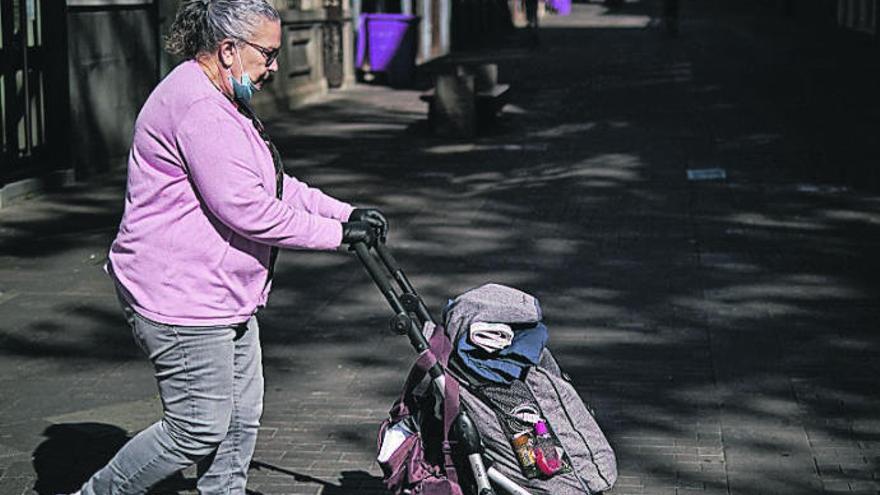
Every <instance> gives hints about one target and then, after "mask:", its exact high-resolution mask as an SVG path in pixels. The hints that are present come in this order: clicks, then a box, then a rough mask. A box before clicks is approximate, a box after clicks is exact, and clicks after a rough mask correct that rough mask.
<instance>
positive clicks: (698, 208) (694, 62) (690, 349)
mask: <svg viewBox="0 0 880 495" xmlns="http://www.w3.org/2000/svg"><path fill="white" fill-rule="evenodd" d="M716 3H718V2H708V1H704V2H684V3H683V18H682V22H681V34H680V36H679V37H678V38H675V39H670V38H667V37H665V36H664V34H663V31H662V29H660V28H659V27H658V26H656V22H652V19H651V18H652V14H654V13H655V12H656V11H657V10H656V6H654V5H653V4H648V3H646V2H638V1H636V2H629V3H626V4H625V5H624V7H623V8H621V9H617V10H607V9H605V8H604V7H601V6H600V5H598V4H590V5H585V4H577V5H575V8H574V13H573V15H571V16H569V17H566V18H548V19H545V21H544V23H543V25H542V30H541V34H540V45H539V46H538V47H537V48H536V49H534V50H531V51H529V52H528V55H527V57H526V58H524V59H519V60H508V61H505V62H503V63H502V64H501V68H500V79H501V81H502V82H507V83H510V84H511V85H512V87H513V95H512V101H511V104H510V105H508V106H507V108H506V110H505V113H504V114H503V115H502V117H501V120H500V122H499V123H498V126H497V127H495V128H494V129H493V130H491V131H490V132H488V133H487V134H485V135H483V136H481V137H479V138H478V139H475V140H473V141H449V140H443V139H439V138H432V137H429V136H427V135H426V133H425V124H424V118H425V115H426V109H425V107H424V104H423V103H421V102H420V101H419V100H418V95H419V92H418V91H415V90H390V89H387V88H383V87H378V86H358V87H356V88H354V89H352V90H349V91H344V92H340V93H335V94H333V95H331V96H330V97H328V98H327V99H326V100H325V101H323V102H321V103H319V104H317V105H313V106H310V107H306V108H303V109H300V110H297V111H295V112H292V113H290V114H287V115H282V116H279V117H278V118H276V119H274V120H273V121H272V122H271V123H270V124H271V125H270V127H271V131H272V134H273V135H274V136H276V138H277V140H278V144H279V147H280V148H281V149H282V151H283V153H284V154H285V156H286V157H287V160H286V164H287V168H288V171H289V172H290V173H292V174H294V175H296V176H297V177H299V178H300V179H302V180H306V181H307V182H309V183H311V184H313V185H316V186H319V187H321V188H323V189H324V190H325V191H327V192H330V193H331V194H334V195H337V196H339V197H341V198H346V199H349V200H351V201H352V202H354V203H356V204H362V205H373V206H378V207H381V208H382V209H383V210H384V211H385V212H386V213H387V214H388V216H389V217H390V219H391V222H392V234H391V237H390V240H389V244H390V246H391V247H392V249H393V250H394V252H395V253H396V254H397V256H398V258H399V261H400V262H401V263H402V264H403V265H404V267H405V269H406V270H407V271H408V273H409V275H410V277H411V279H412V281H413V282H414V284H415V285H416V287H417V288H418V289H419V290H420V292H421V293H422V294H423V295H424V297H425V299H426V300H427V302H428V304H429V306H430V307H431V308H433V309H435V313H439V311H438V310H439V308H440V307H441V306H442V304H443V303H444V302H445V300H446V298H448V297H450V296H453V295H455V294H457V293H460V292H462V291H463V290H465V289H467V288H470V287H473V286H475V285H478V284H481V283H484V282H489V281H492V282H499V283H505V284H509V285H514V286H516V287H519V288H522V289H523V290H526V291H528V292H531V293H534V294H535V295H537V296H538V297H539V298H540V299H541V301H542V303H543V306H544V312H545V315H546V320H547V324H548V326H549V328H550V331H551V341H550V345H551V347H552V348H553V349H554V350H555V352H556V353H557V355H558V357H559V359H560V361H561V363H562V365H563V366H564V367H565V368H566V370H567V371H568V372H569V373H570V374H571V375H572V376H573V378H574V381H575V383H576V385H577V386H578V388H579V390H580V391H581V393H582V395H583V396H584V398H585V399H587V400H588V401H589V402H590V403H591V405H592V406H593V407H594V408H595V409H596V410H597V412H598V418H599V421H600V423H601V424H602V425H603V427H604V428H605V431H606V433H607V435H608V436H609V438H610V440H611V442H612V444H613V445H614V447H615V448H616V450H617V453H618V459H619V464H620V475H621V476H620V479H619V481H618V484H617V486H616V487H615V489H614V490H613V492H612V493H613V494H615V495H623V494H691V493H693V494H728V493H730V494H813V493H844V492H845V493H864V494H868V493H870V494H876V493H877V492H878V491H880V479H878V476H880V475H878V464H880V420H878V419H877V418H880V396H878V388H877V377H878V376H880V373H878V367H880V364H878V363H880V360H878V359H877V355H878V350H880V336H878V335H877V331H876V329H877V323H876V322H877V321H878V316H880V309H878V305H877V300H878V277H877V274H878V265H880V262H878V259H877V256H876V253H877V252H878V251H877V248H878V247H880V235H878V222H880V195H877V194H875V193H871V192H869V191H871V190H876V186H877V172H875V171H873V170H872V169H871V166H870V165H871V164H876V163H878V145H877V144H876V143H875V142H873V141H871V140H869V139H868V136H876V135H877V134H878V132H877V131H878V129H877V127H878V122H880V119H878V107H877V92H876V90H875V89H870V88H876V87H877V84H876V83H877V70H876V65H869V64H862V63H861V62H860V61H859V60H858V58H857V57H856V55H854V52H847V53H846V54H845V55H842V54H841V52H839V51H836V50H837V49H839V48H840V47H838V46H837V45H834V44H829V43H827V42H825V41H823V40H822V39H821V38H818V39H817V38H816V36H810V35H809V34H808V33H805V32H804V31H801V28H799V27H798V26H797V25H796V24H794V23H793V22H791V21H790V20H787V19H785V18H782V17H774V16H769V17H767V16H765V17H764V18H762V19H760V20H755V19H750V18H748V17H746V16H744V15H743V10H739V11H737V10H736V9H733V8H729V9H721V8H719V7H718V6H717V5H715V4H716ZM841 43H844V42H841ZM841 46H842V47H848V46H850V45H846V44H842V45H841ZM875 54H876V52H875ZM855 74H858V75H859V77H858V79H856V78H855V77H853V76H854V75H855ZM872 93H873V94H872ZM702 169H722V170H723V171H724V176H725V177H724V178H723V179H716V180H707V181H689V180H688V178H687V171H688V170H702ZM121 204H122V180H121V179H118V180H110V181H107V182H106V183H104V184H101V185H99V186H91V187H79V188H73V189H71V190H69V191H67V192H65V193H64V194H59V195H52V196H47V197H43V198H38V199H34V200H31V201H28V202H26V203H23V204H20V205H17V206H13V207H11V208H9V209H4V210H2V211H0V352H2V356H3V357H2V360H0V397H2V400H0V493H2V494H19V493H31V492H32V491H33V490H34V489H36V490H37V491H39V492H40V493H56V492H61V491H65V490H69V489H71V488H72V487H74V486H75V485H76V484H77V483H78V482H80V481H82V478H83V477H84V476H86V475H87V474H88V473H89V472H91V471H92V470H94V469H96V468H97V467H99V466H100V465H101V464H102V463H103V462H104V461H105V460H106V459H107V457H108V456H110V455H112V453H113V452H114V451H115V449H117V448H118V446H119V445H121V443H122V442H124V441H125V439H126V438H127V436H128V435H130V434H131V433H133V432H136V431H138V430H139V429H141V428H143V427H145V426H146V425H148V424H149V423H150V422H152V421H153V420H155V419H156V418H157V417H158V416H157V415H158V402H157V397H156V392H155V386H154V384H153V380H152V377H151V371H150V368H149V365H148V363H147V362H146V360H145V359H144V358H142V357H141V356H140V354H139V351H138V350H137V348H136V347H135V346H134V345H133V343H132V342H131V339H130V336H129V334H128V332H127V329H126V328H125V325H124V323H123V321H122V318H121V316H120V315H119V312H118V310H117V308H116V303H115V299H114V296H113V293H112V288H111V285H110V282H109V281H108V280H107V278H106V276H105V275H104V274H103V272H102V271H101V264H102V260H103V257H104V253H105V251H106V248H107V246H108V244H109V242H110V240H111V239H112V237H113V234H114V230H115V227H116V224H117V222H118V218H119V215H120V207H121ZM193 242H198V240H197V239H194V240H193ZM275 285H276V289H275V291H274V293H273V296H272V299H271V301H270V306H269V307H268V308H267V309H266V310H265V311H264V312H263V313H262V314H261V316H262V319H261V323H262V335H263V341H264V353H265V368H266V369H265V374H266V387H267V390H266V392H267V397H266V408H265V416H264V427H263V431H262V433H261V438H260V441H259V444H258V448H257V453H256V456H255V463H254V464H253V466H252V476H251V482H250V485H249V488H250V490H252V491H253V492H254V493H263V494H267V495H268V494H314V493H323V494H325V495H341V494H370V493H376V494H378V493H383V492H382V489H381V483H380V480H379V478H378V475H379V470H378V468H377V466H376V465H375V463H374V462H373V455H374V448H375V433H376V428H377V426H378V423H379V422H380V421H381V420H382V418H383V417H384V415H385V413H386V411H387V409H388V407H389V406H390V404H391V402H392V401H393V400H394V398H395V396H396V394H397V393H398V391H399V388H400V386H401V384H402V382H403V379H404V374H405V371H406V369H407V367H408V365H409V362H410V361H411V359H412V355H411V351H410V349H409V348H408V346H407V343H406V341H405V340H406V339H404V338H401V337H398V336H396V335H393V334H390V333H389V332H387V331H386V330H385V328H386V326H387V318H388V316H390V312H389V310H388V309H387V308H386V305H385V302H384V300H383V299H382V298H381V296H380V295H379V293H378V291H377V290H376V289H375V288H374V287H373V286H372V283H371V282H370V280H369V279H368V277H367V276H366V274H365V273H364V272H363V270H362V269H361V268H360V266H359V265H358V263H357V261H356V260H355V259H354V257H353V256H351V255H350V254H349V253H345V252H339V253H306V252H288V253H284V254H283V255H282V257H281V260H280V265H279V268H278V270H277V277H276V283H275ZM192 477H193V475H192V473H189V472H187V473H184V475H183V476H181V477H179V478H177V479H174V480H170V482H169V483H168V484H167V485H166V486H165V487H164V488H163V489H162V490H160V492H162V493H176V492H182V493H191V492H193V481H192Z"/></svg>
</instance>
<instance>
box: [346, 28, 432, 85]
mask: <svg viewBox="0 0 880 495" xmlns="http://www.w3.org/2000/svg"><path fill="white" fill-rule="evenodd" d="M418 24H419V17H418V16H413V15H407V14H361V16H360V19H359V20H358V38H357V57H356V64H357V67H358V68H362V69H363V68H365V64H368V65H369V70H370V72H384V73H385V74H386V75H387V77H388V82H389V83H390V84H391V85H392V86H397V85H406V84H409V83H410V82H411V81H412V77H413V72H414V71H415V65H416V45H417V37H416V32H417V28H418Z"/></svg>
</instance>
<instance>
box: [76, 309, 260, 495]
mask: <svg viewBox="0 0 880 495" xmlns="http://www.w3.org/2000/svg"><path fill="white" fill-rule="evenodd" d="M124 310H125V314H126V318H127V319H128V323H129V325H130V326H131V329H132V332H133V333H134V338H135V340H136V341H137V343H138V345H139V346H140V347H141V349H142V350H143V351H144V352H145V353H146V354H147V355H148V356H149V358H150V361H152V363H153V367H154V368H155V370H156V381H157V382H158V385H159V395H160V396H161V398H162V407H163V409H164V416H163V418H162V419H161V420H160V421H158V422H157V423H155V424H153V425H152V426H150V427H149V428H147V429H146V430H143V431H141V432H140V433H138V434H137V436H135V437H134V438H133V439H131V441H129V442H128V443H127V444H126V445H125V446H124V447H123V448H122V450H120V451H119V452H118V453H117V454H116V456H115V457H114V458H113V459H112V460H111V461H110V463H109V464H107V466H105V467H104V468H103V469H101V470H100V471H98V472H97V473H95V475H94V476H92V478H91V479H90V480H88V481H87V482H86V483H85V484H84V485H83V487H82V494H83V495H93V494H95V495H110V494H113V495H116V494H139V493H145V492H146V491H147V490H148V489H149V488H150V487H151V486H153V485H154V484H156V483H158V482H160V481H162V480H163V479H165V478H167V477H169V476H171V475H172V474H174V473H176V472H178V471H180V470H181V469H184V468H186V467H188V466H191V465H192V464H195V463H198V477H199V479H198V490H199V493H203V494H219V493H224V494H225V493H234V494H243V493H244V492H245V485H246V483H247V470H248V464H249V463H250V460H251V456H252V455H253V452H254V447H255V445H256V441H257V429H258V428H259V424H260V423H259V422H260V416H261V414H262V410H263V368H262V363H261V360H262V356H261V350H260V340H259V328H258V326H257V319H256V317H251V318H250V319H249V320H248V321H247V322H246V323H242V324H240V325H235V326H216V327H183V326H173V325H163V324H160V323H156V322H153V321H150V320H148V319H146V318H144V317H142V316H140V315H138V314H137V313H135V312H134V311H132V309H131V308H129V307H125V308H124Z"/></svg>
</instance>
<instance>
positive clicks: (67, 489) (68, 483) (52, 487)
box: [33, 423, 195, 495]
mask: <svg viewBox="0 0 880 495" xmlns="http://www.w3.org/2000/svg"><path fill="white" fill-rule="evenodd" d="M43 436H44V437H45V440H43V442H41V443H40V445H38V446H37V448H36V450H34V454H33V465H34V472H35V473H36V474H37V481H36V483H34V491H35V492H37V493H38V494H39V495H55V494H58V493H72V492H75V491H76V490H79V488H80V486H82V484H83V483H85V481H86V480H88V479H89V477H90V476H91V475H92V474H93V473H95V472H96V471H98V470H99V469H101V468H102V467H104V466H105V465H106V464H107V462H109V461H110V459H112V458H113V456H114V455H115V454H116V452H118V451H119V449H121V448H122V446H123V445H125V443H126V442H128V441H129V440H130V439H131V437H129V436H128V434H127V433H126V432H125V430H123V429H122V428H119V427H117V426H113V425H108V424H103V423H64V424H57V425H52V426H50V427H48V428H46V430H45V431H44V432H43ZM194 486H195V482H194V480H187V479H184V478H183V475H181V474H178V475H175V476H172V477H171V478H169V479H168V480H165V481H163V482H162V483H161V484H160V485H159V486H157V487H156V488H155V489H153V490H151V491H150V493H153V494H158V493H163V494H166V493H177V492H178V491H180V490H190V489H192V488H193V487H194Z"/></svg>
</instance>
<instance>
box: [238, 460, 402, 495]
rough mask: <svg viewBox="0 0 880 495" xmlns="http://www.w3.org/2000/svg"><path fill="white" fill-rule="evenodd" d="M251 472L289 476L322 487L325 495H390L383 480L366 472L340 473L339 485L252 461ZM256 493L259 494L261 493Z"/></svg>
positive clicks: (294, 479) (293, 479)
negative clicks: (266, 472) (387, 494)
mask: <svg viewBox="0 0 880 495" xmlns="http://www.w3.org/2000/svg"><path fill="white" fill-rule="evenodd" d="M251 470H258V471H268V472H272V473H276V474H280V475H286V476H289V477H290V479H291V481H295V482H298V483H310V484H315V485H319V486H321V493H322V494H324V495H355V494H357V495H363V494H366V495H384V494H386V493H388V492H387V490H386V489H385V486H384V485H383V484H382V480H381V478H378V477H376V476H373V475H371V474H370V473H367V472H366V471H342V472H340V473H339V474H340V477H339V484H335V483H331V482H329V481H326V480H323V479H321V478H317V477H315V476H311V475H308V474H302V473H298V472H296V471H293V470H291V469H287V468H283V467H278V466H274V465H272V464H269V463H266V462H261V461H256V460H255V461H251ZM254 493H259V491H256V492H254Z"/></svg>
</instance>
